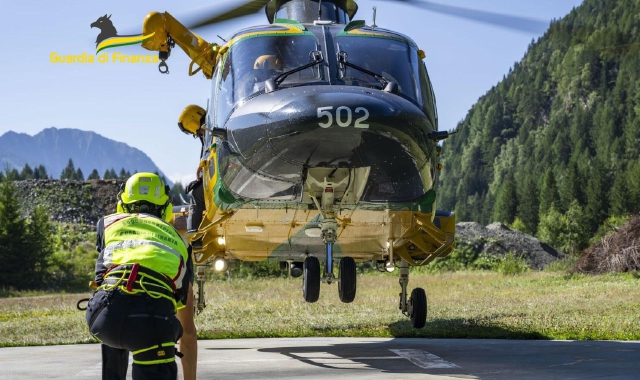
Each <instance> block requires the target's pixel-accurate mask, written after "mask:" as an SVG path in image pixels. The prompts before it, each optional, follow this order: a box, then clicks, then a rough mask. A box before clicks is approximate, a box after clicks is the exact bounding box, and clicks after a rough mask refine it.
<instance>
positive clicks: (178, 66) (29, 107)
mask: <svg viewBox="0 0 640 380" xmlns="http://www.w3.org/2000/svg"><path fill="white" fill-rule="evenodd" d="M433 2H435V3H440V4H448V5H454V6H459V7H468V8H473V9H478V10H484V11H489V12H497V13H503V14H509V15H514V16H522V17H529V18H534V19H538V20H542V21H545V22H546V21H550V20H551V19H553V18H561V17H563V16H564V15H566V14H567V13H568V12H570V11H571V9H572V8H573V7H575V6H578V5H580V3H581V2H582V0H535V1H534V0H448V1H445V0H437V1H433ZM234 3H241V2H240V1H230V0H224V1H223V0H216V1H211V0H209V1H202V0H192V1H189V2H177V1H167V0H157V1H153V2H150V1H140V2H138V1H120V0H116V1H109V2H94V1H75V0H73V1H72V0H67V1H48V0H42V1H35V0H23V1H19V2H10V3H6V4H4V5H3V10H2V12H0V31H1V32H2V35H3V36H4V38H3V49H2V58H0V62H2V63H1V65H0V135H2V134H4V133H5V132H7V131H10V130H12V131H16V132H22V133H27V134H30V135H34V134H36V133H38V132H40V131H41V130H42V129H44V128H47V127H51V126H55V127H58V128H77V129H81V130H88V131H94V132H97V133H99V134H101V135H103V136H105V137H108V138H111V139H113V140H117V141H122V142H125V143H127V144H129V145H130V146H133V147H136V148H138V149H140V150H142V151H143V152H145V153H146V154H147V155H149V157H151V159H152V160H153V161H154V162H155V163H156V164H157V165H158V166H159V167H160V169H161V170H162V171H164V173H165V174H166V175H167V176H168V177H169V178H171V179H172V180H174V181H181V182H183V183H186V182H188V181H189V180H190V179H191V178H192V177H194V175H195V174H194V173H195V168H196V165H197V162H198V155H199V151H200V146H199V142H198V141H196V140H193V139H192V138H190V137H188V136H186V135H184V134H182V133H181V132H180V131H179V130H178V127H177V124H176V123H177V118H178V115H179V114H180V112H181V111H182V109H183V108H184V107H185V106H187V105H188V104H192V103H194V104H199V105H201V106H203V107H206V101H207V99H208V97H209V92H210V86H211V82H210V81H208V80H206V79H205V78H204V77H202V76H201V75H196V76H194V77H189V76H188V74H187V71H188V65H189V60H188V59H187V58H186V55H184V54H183V53H182V51H180V50H179V49H177V48H176V49H175V50H174V51H173V53H172V55H171V58H170V59H169V61H168V64H169V68H170V71H171V73H170V74H169V75H161V74H160V73H158V69H157V64H153V63H149V64H140V63H138V64H132V63H107V64H98V63H93V64H89V63H85V64H79V63H75V64H60V63H57V64H53V63H51V62H50V55H51V53H54V52H56V53H58V54H61V55H68V54H74V55H75V54H82V53H87V54H88V55H93V54H94V52H95V38H96V36H97V35H98V33H99V30H98V29H95V28H93V29H91V28H90V26H89V25H90V24H91V23H92V22H93V21H95V20H96V19H97V18H98V17H99V16H101V15H104V14H105V13H107V14H111V15H112V16H111V20H112V21H113V23H114V25H115V26H116V28H118V30H119V32H120V33H123V32H124V31H125V29H130V28H134V29H135V28H139V30H141V29H142V20H143V19H144V17H145V15H146V14H147V13H148V12H151V11H168V12H169V13H171V14H172V15H174V16H175V17H176V18H178V19H180V17H181V16H183V15H192V14H194V12H197V11H198V10H201V9H211V8H212V7H215V6H225V5H228V4H234ZM358 5H359V11H358V15H357V16H356V19H365V20H367V23H370V21H371V16H372V10H371V9H372V7H373V6H377V7H378V12H377V13H378V14H377V20H376V23H377V25H378V26H380V27H383V28H387V29H392V30H396V31H398V32H401V33H404V34H406V35H408V36H410V37H411V38H413V39H414V40H415V41H416V43H417V44H418V46H419V47H420V48H421V49H422V50H424V51H425V53H426V58H425V63H426V65H427V68H428V70H429V74H430V76H431V80H432V82H433V85H434V90H435V93H436V98H437V101H438V113H439V117H440V129H441V130H442V129H453V128H455V126H456V124H457V122H458V121H460V120H461V119H463V118H464V117H465V115H466V113H467V111H468V110H469V108H470V107H471V106H472V105H473V104H474V103H475V102H476V101H477V99H478V97H480V96H482V95H483V94H484V93H486V92H487V90H489V89H490V88H491V87H492V86H493V85H495V84H496V83H498V82H499V81H500V80H501V79H502V77H503V75H505V74H506V73H507V72H508V71H509V68H510V67H512V66H513V63H514V62H516V61H519V60H520V59H521V58H522V57H523V55H524V53H525V51H526V49H527V46H528V45H529V43H530V42H531V40H532V39H534V38H538V37H539V34H536V33H525V32H515V31H509V30H505V29H501V28H498V27H494V26H489V25H486V24H481V23H476V22H471V21H466V20H463V19H459V18H455V17H451V16H445V15H440V14H437V13H432V12H429V11H426V10H421V9H417V8H413V7H411V6H409V5H406V4H401V3H400V2H391V1H372V0H367V1H365V0H362V1H358ZM264 23H266V18H265V17H264V13H263V11H260V12H259V13H257V14H255V15H253V16H248V17H245V18H243V19H240V20H236V21H232V22H225V23H222V24H218V25H215V26H211V27H206V28H203V29H199V30H198V31H197V33H198V34H199V35H200V36H202V37H203V38H204V39H205V40H207V41H209V42H218V43H220V42H221V41H220V40H219V39H218V37H216V35H218V34H219V35H220V36H222V37H225V38H226V37H227V36H228V35H230V34H232V33H233V32H234V31H237V30H239V29H241V28H244V27H248V26H251V25H256V24H264ZM115 50H118V49H111V50H106V51H107V52H108V53H109V54H111V53H112V52H113V51H115ZM118 51H121V52H122V53H126V54H155V53H152V52H148V51H146V50H144V49H142V48H141V47H140V46H130V47H124V48H121V49H119V50H118Z"/></svg>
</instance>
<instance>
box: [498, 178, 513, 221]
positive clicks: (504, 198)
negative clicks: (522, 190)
mask: <svg viewBox="0 0 640 380" xmlns="http://www.w3.org/2000/svg"><path fill="white" fill-rule="evenodd" d="M496 212H497V214H496V218H494V219H496V220H498V221H499V222H502V223H504V224H511V223H513V221H514V220H515V218H516V214H517V212H518V192H517V184H516V179H515V178H514V176H513V174H510V175H509V176H508V177H507V180H506V182H505V183H504V184H503V185H502V189H501V191H500V193H499V194H498V200H497V202H496Z"/></svg>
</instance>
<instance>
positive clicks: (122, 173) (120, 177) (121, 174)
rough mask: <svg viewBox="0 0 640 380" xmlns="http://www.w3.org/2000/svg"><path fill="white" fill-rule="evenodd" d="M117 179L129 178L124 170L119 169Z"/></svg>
mask: <svg viewBox="0 0 640 380" xmlns="http://www.w3.org/2000/svg"><path fill="white" fill-rule="evenodd" d="M118 178H119V179H127V178H129V176H127V172H126V171H125V170H124V168H122V169H120V175H119V176H118Z"/></svg>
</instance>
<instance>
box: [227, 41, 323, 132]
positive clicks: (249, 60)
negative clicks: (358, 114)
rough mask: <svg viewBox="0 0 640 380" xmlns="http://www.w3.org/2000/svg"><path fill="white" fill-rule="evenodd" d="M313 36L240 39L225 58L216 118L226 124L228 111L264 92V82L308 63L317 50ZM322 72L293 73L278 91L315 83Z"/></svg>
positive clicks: (313, 70)
mask: <svg viewBox="0 0 640 380" xmlns="http://www.w3.org/2000/svg"><path fill="white" fill-rule="evenodd" d="M317 46H318V41H317V39H316V38H315V37H314V36H309V35H290V36H272V35H271V36H270V35H267V36H256V37H252V38H245V39H241V40H240V41H238V42H236V43H235V44H233V45H232V46H231V48H230V49H229V50H228V51H227V53H226V54H225V57H224V65H223V68H222V71H221V75H220V84H219V86H218V96H217V99H218V100H217V102H218V104H217V106H216V111H217V115H216V119H217V123H218V125H220V124H223V123H224V122H226V120H227V118H228V117H229V115H230V114H231V111H232V110H233V109H234V108H235V107H236V106H237V105H238V104H239V103H240V102H244V101H246V100H248V99H250V98H251V97H253V96H255V95H257V94H260V93H264V86H265V82H266V81H267V80H268V79H271V78H276V77H277V76H278V75H280V74H282V73H284V72H287V71H290V70H292V69H296V68H299V67H301V66H304V65H306V64H308V63H310V62H312V60H311V58H310V53H311V52H313V51H316V50H318V47H317ZM320 75H321V72H320V71H319V70H317V69H315V68H314V67H309V68H307V69H304V70H301V71H296V72H294V73H292V74H290V75H287V76H286V78H284V80H283V81H282V83H280V84H279V88H284V87H290V86H299V85H307V84H315V83H318V82H319V81H320V80H321V78H320Z"/></svg>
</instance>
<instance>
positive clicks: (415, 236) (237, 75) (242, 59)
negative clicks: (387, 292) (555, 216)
mask: <svg viewBox="0 0 640 380" xmlns="http://www.w3.org/2000/svg"><path fill="white" fill-rule="evenodd" d="M403 2H404V3H407V4H416V3H419V4H423V5H433V4H431V3H427V2H423V3H420V2H418V1H415V0H414V1H403ZM262 7H264V9H265V13H266V17H267V20H268V22H269V24H266V25H258V26H251V27H248V28H245V29H242V30H240V31H238V32H236V33H235V34H234V35H233V36H232V37H231V38H229V39H228V40H226V41H225V43H224V44H223V45H222V46H220V45H218V44H215V43H209V42H207V41H205V40H204V39H203V38H202V37H200V36H198V35H197V34H195V33H194V32H193V31H191V29H195V28H197V27H201V26H204V25H211V24H213V23H216V22H219V21H223V20H229V19H233V18H237V17H241V16H244V15H247V14H251V13H254V12H256V11H259V10H260V9H262ZM440 7H445V11H446V8H447V6H440ZM449 8H454V7H449ZM357 10H358V6H357V4H356V3H355V1H353V0H253V1H249V2H247V3H245V4H243V5H241V6H239V7H235V8H232V9H231V10H229V11H226V12H222V13H214V14H210V15H206V17H204V18H201V19H200V20H199V21H197V22H195V23H192V24H191V25H189V27H187V26H185V25H183V24H181V23H180V22H179V21H178V20H177V19H175V18H174V17H173V16H172V15H170V14H169V13H166V12H164V13H158V12H152V13H150V14H149V15H147V17H146V18H145V20H144V23H143V35H145V36H147V35H152V37H150V38H149V39H148V40H147V41H145V42H144V43H143V44H142V46H143V47H144V48H146V49H148V50H152V51H158V52H159V60H160V64H159V67H158V68H159V70H160V72H161V73H168V71H169V70H168V65H167V60H168V59H169V56H170V53H171V51H172V49H173V48H175V45H178V47H180V48H181V49H182V50H183V51H184V52H185V53H186V54H187V55H188V56H189V57H190V58H191V60H192V61H191V64H190V65H189V75H195V74H197V73H202V74H203V75H204V77H205V78H206V79H209V80H211V96H210V98H209V101H208V104H207V111H206V114H205V116H204V117H203V119H202V125H203V127H204V129H205V130H206V133H205V136H204V147H203V151H202V157H201V164H202V167H203V170H202V173H203V187H204V194H205V204H206V211H205V212H204V214H203V220H202V223H201V224H200V226H199V227H198V229H197V231H196V232H194V233H189V234H187V233H186V217H187V209H186V207H184V206H182V207H180V206H178V207H176V208H175V209H174V219H173V223H174V225H175V227H176V228H177V229H178V230H179V231H181V232H182V233H185V238H186V240H187V241H189V242H193V241H196V240H200V241H201V242H202V246H201V248H196V247H194V248H193V254H194V259H195V263H196V268H197V269H196V274H197V281H196V282H197V285H198V291H197V296H196V304H197V309H198V312H199V311H202V309H204V307H206V303H205V300H204V281H205V270H206V269H207V268H208V267H210V266H214V270H224V269H225V265H226V263H227V261H229V260H242V261H263V260H274V261H278V262H280V263H281V265H282V266H283V267H285V268H286V267H288V268H289V270H290V273H291V274H292V275H294V276H300V275H301V276H302V290H303V292H302V293H303V298H304V300H305V301H306V302H316V301H317V300H318V299H319V296H320V289H321V283H325V284H327V285H330V284H333V283H337V288H338V293H339V298H340V300H341V301H342V302H343V303H350V302H352V301H353V300H354V299H355V296H356V290H357V273H356V263H358V262H375V263H376V265H377V266H378V267H379V268H380V270H382V271H388V272H393V271H395V270H397V271H398V273H399V284H400V293H399V309H400V311H401V312H402V313H403V314H405V315H406V316H407V317H409V318H410V320H411V323H412V326H413V327H415V328H422V327H424V326H425V323H426V316H427V296H426V292H425V290H424V289H422V288H415V289H413V290H412V291H411V293H410V294H409V292H408V283H409V267H410V266H423V265H427V264H429V263H430V262H432V261H433V260H434V259H436V258H439V257H445V256H447V255H448V254H449V253H451V252H452V251H453V250H454V248H455V239H454V237H455V215H454V213H453V212H451V211H445V210H438V209H437V208H436V191H437V178H438V175H439V172H440V171H441V169H442V164H441V162H440V155H441V147H440V145H439V144H438V143H439V142H440V141H442V140H444V139H446V138H447V137H449V136H450V135H451V134H452V133H455V131H451V132H449V131H440V130H438V115H437V110H436V100H435V95H434V92H433V88H432V85H431V81H430V79H429V75H428V72H427V68H426V66H425V65H424V63H423V61H422V60H423V59H424V58H425V53H424V51H422V50H420V49H419V48H418V46H417V45H416V44H415V42H414V41H413V40H412V39H411V38H410V37H408V36H405V35H403V34H401V33H398V32H394V31H392V30H388V29H384V28H380V27H378V26H377V25H376V24H375V8H374V21H373V23H372V24H370V25H367V24H366V22H365V21H362V20H354V16H355V15H356V13H357ZM449 10H450V9H449ZM440 11H442V9H441V10H440ZM336 264H337V268H335V266H336ZM336 269H337V271H336Z"/></svg>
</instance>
